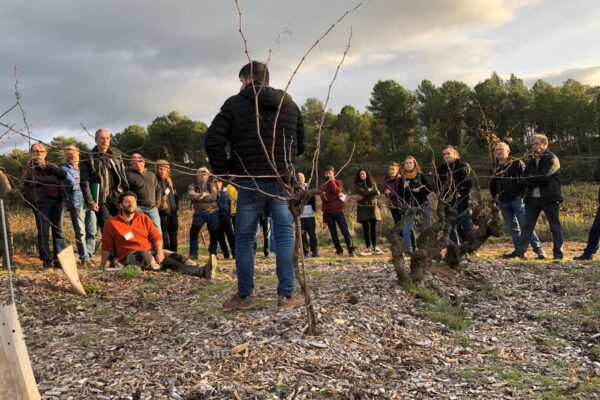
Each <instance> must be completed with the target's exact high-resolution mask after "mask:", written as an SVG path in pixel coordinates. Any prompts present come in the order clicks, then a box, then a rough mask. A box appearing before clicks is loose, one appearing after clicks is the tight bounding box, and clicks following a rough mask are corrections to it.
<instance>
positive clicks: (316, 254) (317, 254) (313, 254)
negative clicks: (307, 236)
mask: <svg viewBox="0 0 600 400" xmlns="http://www.w3.org/2000/svg"><path fill="white" fill-rule="evenodd" d="M311 257H312V258H317V257H321V255H320V254H319V252H315V253H312V256H311Z"/></svg>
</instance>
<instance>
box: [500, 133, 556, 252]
mask: <svg viewBox="0 0 600 400" xmlns="http://www.w3.org/2000/svg"><path fill="white" fill-rule="evenodd" d="M494 152H495V153H496V162H495V164H494V170H493V171H492V179H490V193H491V195H492V198H493V199H494V200H496V204H497V205H498V208H499V209H500V211H502V216H503V217H504V221H506V226H507V227H508V230H509V232H510V235H511V237H512V240H513V246H516V245H517V240H518V239H519V235H520V234H521V228H522V227H523V224H524V223H525V203H523V195H524V194H525V189H524V188H522V187H521V186H519V180H518V179H519V178H520V177H521V176H522V175H523V173H524V172H525V163H524V162H523V161H521V160H519V159H515V158H512V157H509V154H510V147H508V144H506V143H504V142H499V143H497V144H496V148H495V150H494ZM530 244H531V247H532V248H533V251H535V253H536V254H537V255H538V259H540V260H543V259H545V258H546V255H545V254H544V250H543V249H542V243H540V239H539V238H538V236H537V235H536V233H535V231H534V232H533V235H531V242H530Z"/></svg>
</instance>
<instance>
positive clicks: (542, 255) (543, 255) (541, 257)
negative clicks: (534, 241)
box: [537, 251, 546, 260]
mask: <svg viewBox="0 0 600 400" xmlns="http://www.w3.org/2000/svg"><path fill="white" fill-rule="evenodd" d="M537 259H538V260H545V259H546V254H545V253H544V252H543V251H542V252H539V253H537Z"/></svg>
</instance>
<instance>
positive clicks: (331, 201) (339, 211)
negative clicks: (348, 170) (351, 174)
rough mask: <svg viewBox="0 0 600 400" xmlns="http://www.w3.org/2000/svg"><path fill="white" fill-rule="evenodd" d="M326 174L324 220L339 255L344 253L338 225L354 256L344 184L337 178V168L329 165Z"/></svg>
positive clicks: (322, 190) (323, 196) (322, 200)
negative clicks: (345, 212)
mask: <svg viewBox="0 0 600 400" xmlns="http://www.w3.org/2000/svg"><path fill="white" fill-rule="evenodd" d="M323 173H324V174H325V179H327V180H326V181H325V183H323V185H322V186H321V211H322V212H323V222H325V223H326V224H327V228H329V233H330V234H331V241H332V242H333V245H334V246H335V252H336V254H337V255H338V256H342V255H343V254H344V252H343V250H342V245H341V244H340V239H339V238H338V233H337V228H336V225H337V226H338V227H339V228H340V232H341V233H342V236H343V237H344V241H345V242H346V247H347V248H348V255H349V256H350V257H354V251H355V248H354V244H353V243H352V237H351V236H350V231H349V230H348V222H347V221H346V216H345V215H344V208H346V194H345V193H344V185H343V184H342V181H340V180H339V179H335V170H334V168H333V167H332V166H331V165H329V166H327V167H325V170H324V171H323Z"/></svg>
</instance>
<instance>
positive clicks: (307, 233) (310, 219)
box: [297, 172, 320, 257]
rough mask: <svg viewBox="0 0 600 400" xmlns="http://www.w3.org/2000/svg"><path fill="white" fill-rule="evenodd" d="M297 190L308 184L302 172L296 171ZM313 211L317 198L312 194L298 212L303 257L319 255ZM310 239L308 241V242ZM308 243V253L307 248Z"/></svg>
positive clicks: (306, 189)
mask: <svg viewBox="0 0 600 400" xmlns="http://www.w3.org/2000/svg"><path fill="white" fill-rule="evenodd" d="M297 177H298V190H302V191H308V184H307V183H306V177H305V176H304V174H303V173H302V172H298V174H297ZM315 212H317V199H316V198H315V196H314V195H312V196H310V197H309V198H308V201H307V202H306V204H305V205H304V208H303V209H302V214H300V229H301V231H302V250H303V251H304V257H309V256H312V257H319V256H320V255H319V249H318V246H319V243H318V240H317V233H316V227H317V223H316V220H315ZM309 239H310V242H309ZM309 243H310V253H309V252H308V250H309Z"/></svg>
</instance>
